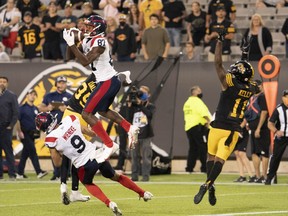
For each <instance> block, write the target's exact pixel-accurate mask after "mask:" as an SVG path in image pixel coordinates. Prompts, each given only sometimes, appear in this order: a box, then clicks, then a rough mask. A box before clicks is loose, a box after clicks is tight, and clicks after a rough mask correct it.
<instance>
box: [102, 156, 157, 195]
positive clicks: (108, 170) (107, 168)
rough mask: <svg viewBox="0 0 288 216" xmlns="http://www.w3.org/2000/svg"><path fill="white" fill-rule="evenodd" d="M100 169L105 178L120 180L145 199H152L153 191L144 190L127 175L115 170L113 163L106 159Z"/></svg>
mask: <svg viewBox="0 0 288 216" xmlns="http://www.w3.org/2000/svg"><path fill="white" fill-rule="evenodd" d="M100 171H101V174H102V175H103V176H104V177H105V178H110V179H111V180H113V181H117V182H119V183H120V184H121V185H123V186H124V187H126V188H128V189H130V190H132V191H134V192H135V193H137V194H138V195H139V197H140V198H143V200H144V201H148V200H151V199H152V197H153V194H152V193H150V192H149V191H144V190H143V189H142V188H140V187H139V186H138V185H137V184H135V183H134V182H133V181H132V180H131V179H130V178H128V177H127V176H125V175H122V174H119V173H117V172H115V170H114V169H113V168H112V166H111V164H110V163H109V162H108V161H105V162H103V163H102V164H101V166H100Z"/></svg>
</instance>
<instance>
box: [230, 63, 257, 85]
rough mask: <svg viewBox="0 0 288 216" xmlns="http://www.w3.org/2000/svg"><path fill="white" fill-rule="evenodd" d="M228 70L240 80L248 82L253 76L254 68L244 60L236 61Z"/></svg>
mask: <svg viewBox="0 0 288 216" xmlns="http://www.w3.org/2000/svg"><path fill="white" fill-rule="evenodd" d="M229 72H230V73H232V74H233V75H234V76H235V77H236V78H237V79H238V80H240V81H241V82H249V81H250V80H251V79H253V77H254V68H253V67H252V65H251V64H250V63H249V62H247V61H244V60H240V61H237V62H235V64H233V65H231V66H230V70H229Z"/></svg>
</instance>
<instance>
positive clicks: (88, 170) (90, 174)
mask: <svg viewBox="0 0 288 216" xmlns="http://www.w3.org/2000/svg"><path fill="white" fill-rule="evenodd" d="M98 169H99V164H98V163H97V161H96V160H93V161H89V162H87V163H86V164H85V165H84V166H83V167H80V168H79V169H78V177H79V180H80V181H81V182H82V184H83V185H84V186H85V188H86V189H87V191H88V192H89V193H90V194H91V195H92V196H94V197H96V198H97V199H99V200H100V201H102V202H103V203H104V204H105V205H106V206H107V207H108V208H110V209H111V210H112V211H113V213H114V214H115V215H117V216H118V215H122V213H121V210H120V209H119V208H118V206H117V204H116V203H115V202H112V201H110V199H109V198H108V197H107V196H106V195H105V194H104V193H103V191H102V190H101V189H100V188H99V187H98V186H97V185H95V184H94V183H93V178H94V175H95V174H96V172H97V170H98Z"/></svg>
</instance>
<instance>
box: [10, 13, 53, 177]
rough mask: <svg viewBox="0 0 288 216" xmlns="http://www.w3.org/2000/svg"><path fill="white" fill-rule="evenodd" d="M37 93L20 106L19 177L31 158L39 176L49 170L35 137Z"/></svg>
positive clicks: (37, 136)
mask: <svg viewBox="0 0 288 216" xmlns="http://www.w3.org/2000/svg"><path fill="white" fill-rule="evenodd" d="M26 13H27V12H26ZM36 98H37V93H36V91H35V90H34V89H30V90H29V91H28V92H27V95H26V102H25V103H24V104H22V106H20V107H19V118H18V122H17V124H16V128H17V134H18V137H19V138H20V140H21V142H22V144H23V150H22V153H21V158H20V162H19V165H18V172H17V177H16V178H17V179H23V178H25V177H26V176H25V175H24V170H25V165H26V161H27V159H28V157H29V158H30V160H31V162H32V164H33V167H34V170H35V172H36V174H37V177H38V178H43V177H44V176H45V175H47V174H48V172H46V171H43V170H42V169H41V168H40V164H39V159H38V155H37V152H36V148H35V138H39V136H40V133H39V131H37V130H36V125H35V117H36V115H37V114H38V113H39V111H38V109H37V107H36V106H35V105H34V101H35V99H36Z"/></svg>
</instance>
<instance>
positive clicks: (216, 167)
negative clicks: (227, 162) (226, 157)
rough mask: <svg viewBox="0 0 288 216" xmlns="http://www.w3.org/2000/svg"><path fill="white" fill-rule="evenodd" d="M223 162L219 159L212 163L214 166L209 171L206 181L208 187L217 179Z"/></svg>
mask: <svg viewBox="0 0 288 216" xmlns="http://www.w3.org/2000/svg"><path fill="white" fill-rule="evenodd" d="M222 167H223V164H222V163H221V162H219V161H217V162H215V163H214V166H213V168H212V170H211V172H210V175H209V177H208V179H207V181H206V183H207V184H208V185H209V186H208V187H210V186H212V185H213V184H214V181H215V180H216V179H217V177H218V176H219V174H220V173H221V171H222Z"/></svg>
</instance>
